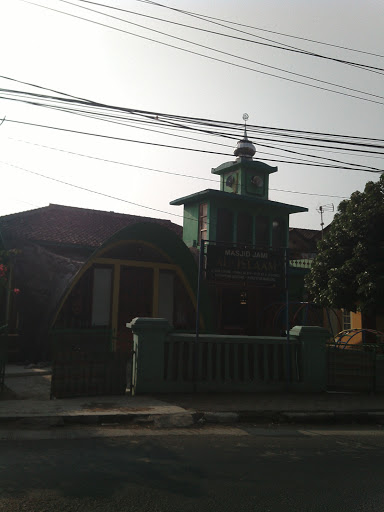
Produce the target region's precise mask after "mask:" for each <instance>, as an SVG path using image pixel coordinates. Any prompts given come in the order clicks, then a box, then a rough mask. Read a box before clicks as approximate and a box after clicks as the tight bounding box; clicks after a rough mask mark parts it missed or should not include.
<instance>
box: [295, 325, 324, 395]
mask: <svg viewBox="0 0 384 512" xmlns="http://www.w3.org/2000/svg"><path fill="white" fill-rule="evenodd" d="M290 336H291V339H295V338H296V339H298V340H299V341H301V343H302V351H303V355H302V372H303V380H302V383H300V385H299V388H301V389H302V391H308V392H321V391H325V390H326V388H327V359H326V342H327V340H328V339H329V338H330V336H331V335H330V333H329V331H328V330H327V329H324V328H322V327H312V326H296V327H294V328H293V329H291V331H290Z"/></svg>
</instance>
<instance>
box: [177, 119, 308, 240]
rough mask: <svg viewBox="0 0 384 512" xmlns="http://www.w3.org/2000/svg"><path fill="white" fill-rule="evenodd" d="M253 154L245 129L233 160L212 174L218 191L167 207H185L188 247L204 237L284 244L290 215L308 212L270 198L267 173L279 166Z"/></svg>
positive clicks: (205, 191)
mask: <svg viewBox="0 0 384 512" xmlns="http://www.w3.org/2000/svg"><path fill="white" fill-rule="evenodd" d="M245 116H246V115H244V117H243V118H244V120H246V119H247V118H248V117H245ZM255 153H256V148H255V146H254V145H253V144H252V142H251V141H250V140H249V139H248V136H247V129H246V125H245V126H244V136H243V138H242V139H241V140H239V142H238V143H237V146H236V148H235V150H234V155H235V157H236V160H234V161H231V162H225V163H223V164H221V165H219V167H216V168H215V169H212V171H211V172H212V174H216V175H219V176H220V190H213V189H207V190H203V191H201V192H197V193H195V194H191V195H189V196H185V197H181V198H180V199H176V200H174V201H172V202H171V203H170V204H171V205H181V204H183V205H184V225H183V240H184V242H185V243H186V245H187V246H189V247H192V246H198V245H199V244H200V240H202V239H204V240H210V241H217V242H226V243H232V244H238V245H242V246H243V245H259V246H263V247H286V246H287V244H288V229H289V215H290V214H291V213H298V212H305V211H308V210H307V208H303V207H301V206H295V205H290V204H286V203H280V202H276V201H270V200H269V199H268V191H269V175H270V174H272V173H275V172H277V167H271V166H270V165H267V164H265V163H264V162H260V161H258V160H254V159H253V157H254V155H255Z"/></svg>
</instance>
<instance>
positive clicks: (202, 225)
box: [199, 203, 208, 244]
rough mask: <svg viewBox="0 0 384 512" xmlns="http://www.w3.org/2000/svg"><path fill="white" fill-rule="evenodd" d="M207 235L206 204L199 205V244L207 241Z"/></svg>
mask: <svg viewBox="0 0 384 512" xmlns="http://www.w3.org/2000/svg"><path fill="white" fill-rule="evenodd" d="M207 233H208V204H207V203H201V204H200V207H199V244H200V242H201V240H207Z"/></svg>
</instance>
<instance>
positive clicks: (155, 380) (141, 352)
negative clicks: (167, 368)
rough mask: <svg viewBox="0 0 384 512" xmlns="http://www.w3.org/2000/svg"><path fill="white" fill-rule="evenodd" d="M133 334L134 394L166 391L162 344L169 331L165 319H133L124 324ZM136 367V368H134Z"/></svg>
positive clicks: (169, 328)
mask: <svg viewBox="0 0 384 512" xmlns="http://www.w3.org/2000/svg"><path fill="white" fill-rule="evenodd" d="M126 326H127V327H128V328H129V329H132V332H133V350H134V359H135V360H136V361H134V364H133V368H132V371H133V372H135V370H136V372H137V373H136V379H135V378H133V379H132V380H133V381H134V382H135V388H136V389H135V393H136V394H138V393H156V392H158V393H161V392H165V391H168V389H167V386H166V383H165V381H164V343H165V340H166V336H167V333H168V332H169V331H170V330H171V327H170V325H169V323H168V320H166V319H165V318H134V319H133V320H132V322H131V323H128V324H126ZM135 367H136V368H135Z"/></svg>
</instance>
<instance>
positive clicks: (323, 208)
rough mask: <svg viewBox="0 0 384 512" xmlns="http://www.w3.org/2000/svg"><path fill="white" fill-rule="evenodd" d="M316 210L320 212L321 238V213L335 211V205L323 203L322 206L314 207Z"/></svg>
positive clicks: (322, 220) (322, 218)
mask: <svg viewBox="0 0 384 512" xmlns="http://www.w3.org/2000/svg"><path fill="white" fill-rule="evenodd" d="M316 211H317V212H319V213H320V219H321V220H320V226H321V238H323V237H324V217H323V214H324V212H334V211H335V207H334V205H333V203H332V204H324V205H323V206H319V207H318V208H316Z"/></svg>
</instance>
